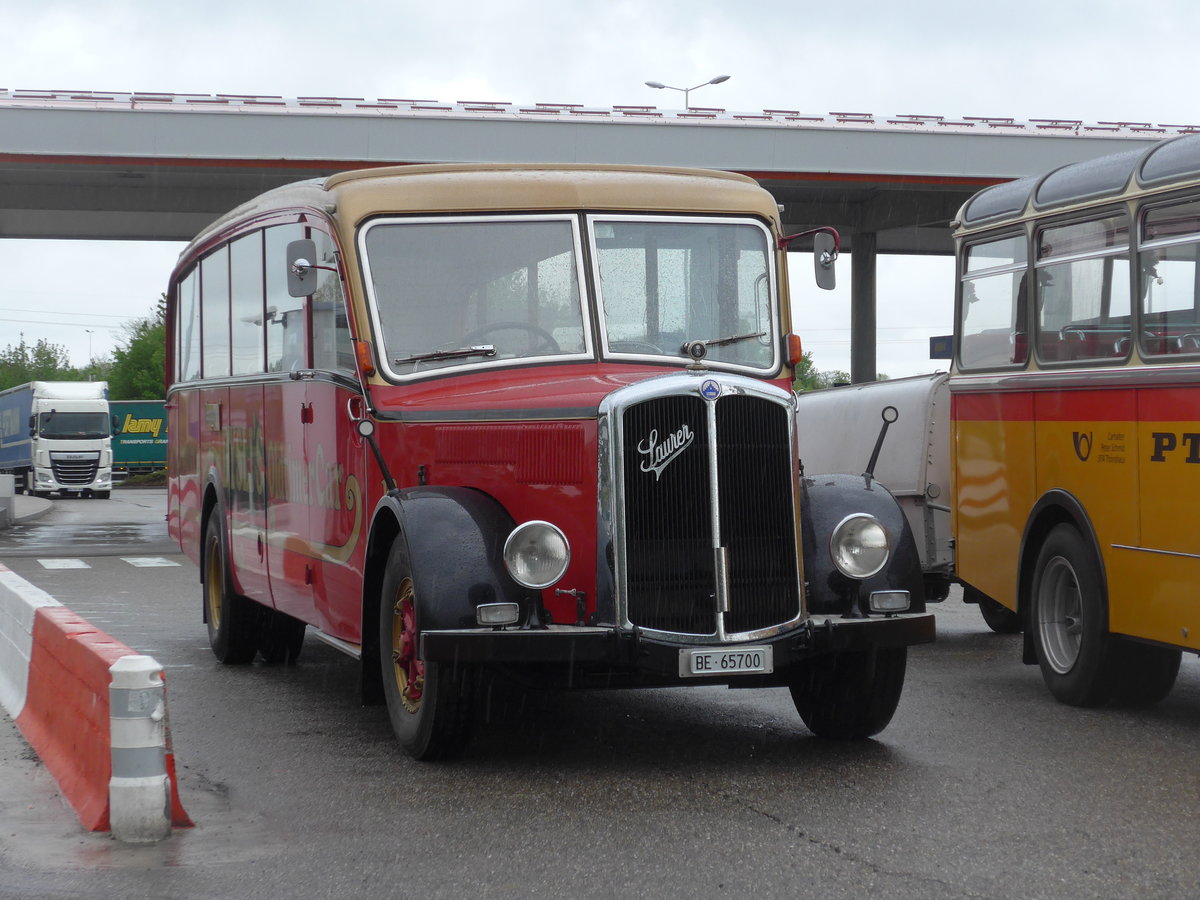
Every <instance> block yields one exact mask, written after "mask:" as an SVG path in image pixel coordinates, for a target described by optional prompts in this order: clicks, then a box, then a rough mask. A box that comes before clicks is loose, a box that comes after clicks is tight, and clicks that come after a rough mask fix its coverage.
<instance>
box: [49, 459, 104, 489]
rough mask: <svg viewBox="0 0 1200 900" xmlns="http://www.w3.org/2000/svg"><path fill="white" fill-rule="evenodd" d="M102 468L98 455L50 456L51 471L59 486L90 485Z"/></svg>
mask: <svg viewBox="0 0 1200 900" xmlns="http://www.w3.org/2000/svg"><path fill="white" fill-rule="evenodd" d="M99 466H100V454H98V453H67V454H58V453H51V454H50V469H51V471H52V472H53V473H54V478H55V480H57V481H58V483H59V484H66V485H89V484H91V483H92V482H93V481H95V480H96V470H97V469H98V468H99Z"/></svg>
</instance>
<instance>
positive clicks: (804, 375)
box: [792, 351, 888, 391]
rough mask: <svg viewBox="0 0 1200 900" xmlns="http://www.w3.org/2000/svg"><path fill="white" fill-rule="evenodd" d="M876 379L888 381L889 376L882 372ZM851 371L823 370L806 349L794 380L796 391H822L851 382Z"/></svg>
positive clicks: (793, 388) (793, 386)
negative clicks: (819, 368) (818, 367)
mask: <svg viewBox="0 0 1200 900" xmlns="http://www.w3.org/2000/svg"><path fill="white" fill-rule="evenodd" d="M875 380H876V381H887V380H888V377H887V376H886V375H884V374H883V373H882V372H881V373H879V374H878V375H876V376H875ZM849 383H850V373H849V372H843V371H841V370H840V369H831V370H830V371H828V372H821V371H819V370H818V369H817V367H816V364H815V363H814V362H813V358H812V353H810V352H808V351H805V353H804V356H803V358H802V359H801V360H800V364H799V365H798V366H796V377H795V379H794V380H793V381H792V390H794V391H822V390H824V389H825V388H831V387H836V386H837V385H839V384H849Z"/></svg>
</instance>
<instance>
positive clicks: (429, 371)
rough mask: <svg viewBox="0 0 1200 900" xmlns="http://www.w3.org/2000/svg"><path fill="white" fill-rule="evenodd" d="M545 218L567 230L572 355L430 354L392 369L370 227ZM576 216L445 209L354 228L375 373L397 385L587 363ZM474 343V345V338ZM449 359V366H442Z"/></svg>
mask: <svg viewBox="0 0 1200 900" xmlns="http://www.w3.org/2000/svg"><path fill="white" fill-rule="evenodd" d="M546 222H560V223H561V222H565V223H567V224H568V225H569V227H570V229H571V254H572V264H573V265H574V268H575V273H574V276H575V277H574V281H575V291H576V295H577V300H578V303H579V316H580V322H581V326H582V332H583V334H582V337H583V350H582V351H580V352H575V353H554V354H548V355H541V356H518V357H511V356H510V357H499V356H494V355H493V356H488V355H483V354H480V355H479V356H478V357H477V356H475V355H463V356H459V357H453V356H450V357H446V358H444V359H440V360H439V359H434V358H430V359H428V360H419V361H418V362H417V363H416V364H414V365H413V368H412V371H401V370H398V367H399V366H400V364H399V363H397V362H396V358H395V357H396V353H397V349H396V348H393V347H390V346H389V344H388V340H387V334H388V332H387V331H385V329H384V323H383V318H382V316H381V312H380V302H379V297H378V295H377V293H376V290H375V279H374V276H373V274H372V268H371V265H372V262H371V254H370V252H369V250H368V238H369V236H370V233H371V231H372V230H373V229H375V228H377V227H384V226H386V227H396V226H407V225H481V224H482V225H492V224H496V225H503V224H505V223H509V224H511V223H523V224H531V223H546ZM580 228H581V224H580V218H579V214H578V213H574V212H567V213H560V212H534V213H529V214H513V213H501V214H498V215H488V214H467V215H462V214H459V213H449V214H444V215H420V216H404V215H384V216H376V217H374V218H372V219H370V220H368V221H366V222H364V223H363V224H362V225H361V226H360V227H359V229H358V235H357V246H358V254H359V259H360V261H361V262H360V265H361V267H362V275H363V288H364V291H365V295H366V299H367V310H368V314H369V316H370V320H371V329H372V331H373V333H374V336H375V341H376V345H377V346H378V348H379V353H378V361H379V367H380V373H381V374H382V375H384V377H386V378H387V379H388V380H389V381H392V382H397V383H402V382H410V381H414V380H420V379H426V378H430V377H444V376H447V375H458V374H462V373H469V372H476V371H480V370H487V369H495V368H512V367H514V366H531V365H551V364H556V363H564V362H580V361H591V360H594V359H595V347H594V343H593V331H592V328H593V316H592V313H591V310H590V309H589V306H590V302H591V299H590V292H589V290H588V285H587V267H586V266H585V265H584V262H583V260H584V257H583V242H582V238H581V235H580ZM469 251H470V248H469V247H465V248H463V252H469ZM474 343H479V342H478V341H476V342H474ZM428 349H429V351H434V350H436V349H438V348H435V347H430V348H428ZM447 349H452V350H453V349H463V348H447ZM420 362H430V363H443V364H442V365H429V366H424V367H423V366H422V365H421V364H420ZM444 363H449V364H444Z"/></svg>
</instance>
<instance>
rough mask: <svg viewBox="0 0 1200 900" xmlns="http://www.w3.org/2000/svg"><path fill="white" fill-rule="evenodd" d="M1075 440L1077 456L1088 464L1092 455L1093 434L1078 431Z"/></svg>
mask: <svg viewBox="0 0 1200 900" xmlns="http://www.w3.org/2000/svg"><path fill="white" fill-rule="evenodd" d="M1073 440H1074V441H1075V455H1076V456H1078V457H1079V460H1080V462H1087V461H1088V457H1089V456H1091V455H1092V432H1090V431H1076V432H1075V433H1074V436H1073Z"/></svg>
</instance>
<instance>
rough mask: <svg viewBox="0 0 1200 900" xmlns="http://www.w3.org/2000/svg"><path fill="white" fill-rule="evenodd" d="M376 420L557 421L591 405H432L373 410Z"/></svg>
mask: <svg viewBox="0 0 1200 900" xmlns="http://www.w3.org/2000/svg"><path fill="white" fill-rule="evenodd" d="M375 418H376V419H377V420H379V421H380V422H536V421H539V420H543V419H544V420H546V421H551V422H561V421H562V420H563V419H594V418H596V407H594V406H561V407H546V408H545V409H536V408H534V409H461V410H459V409H455V410H443V409H435V410H428V411H419V412H414V411H411V410H395V411H388V412H383V411H376V413H375Z"/></svg>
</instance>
